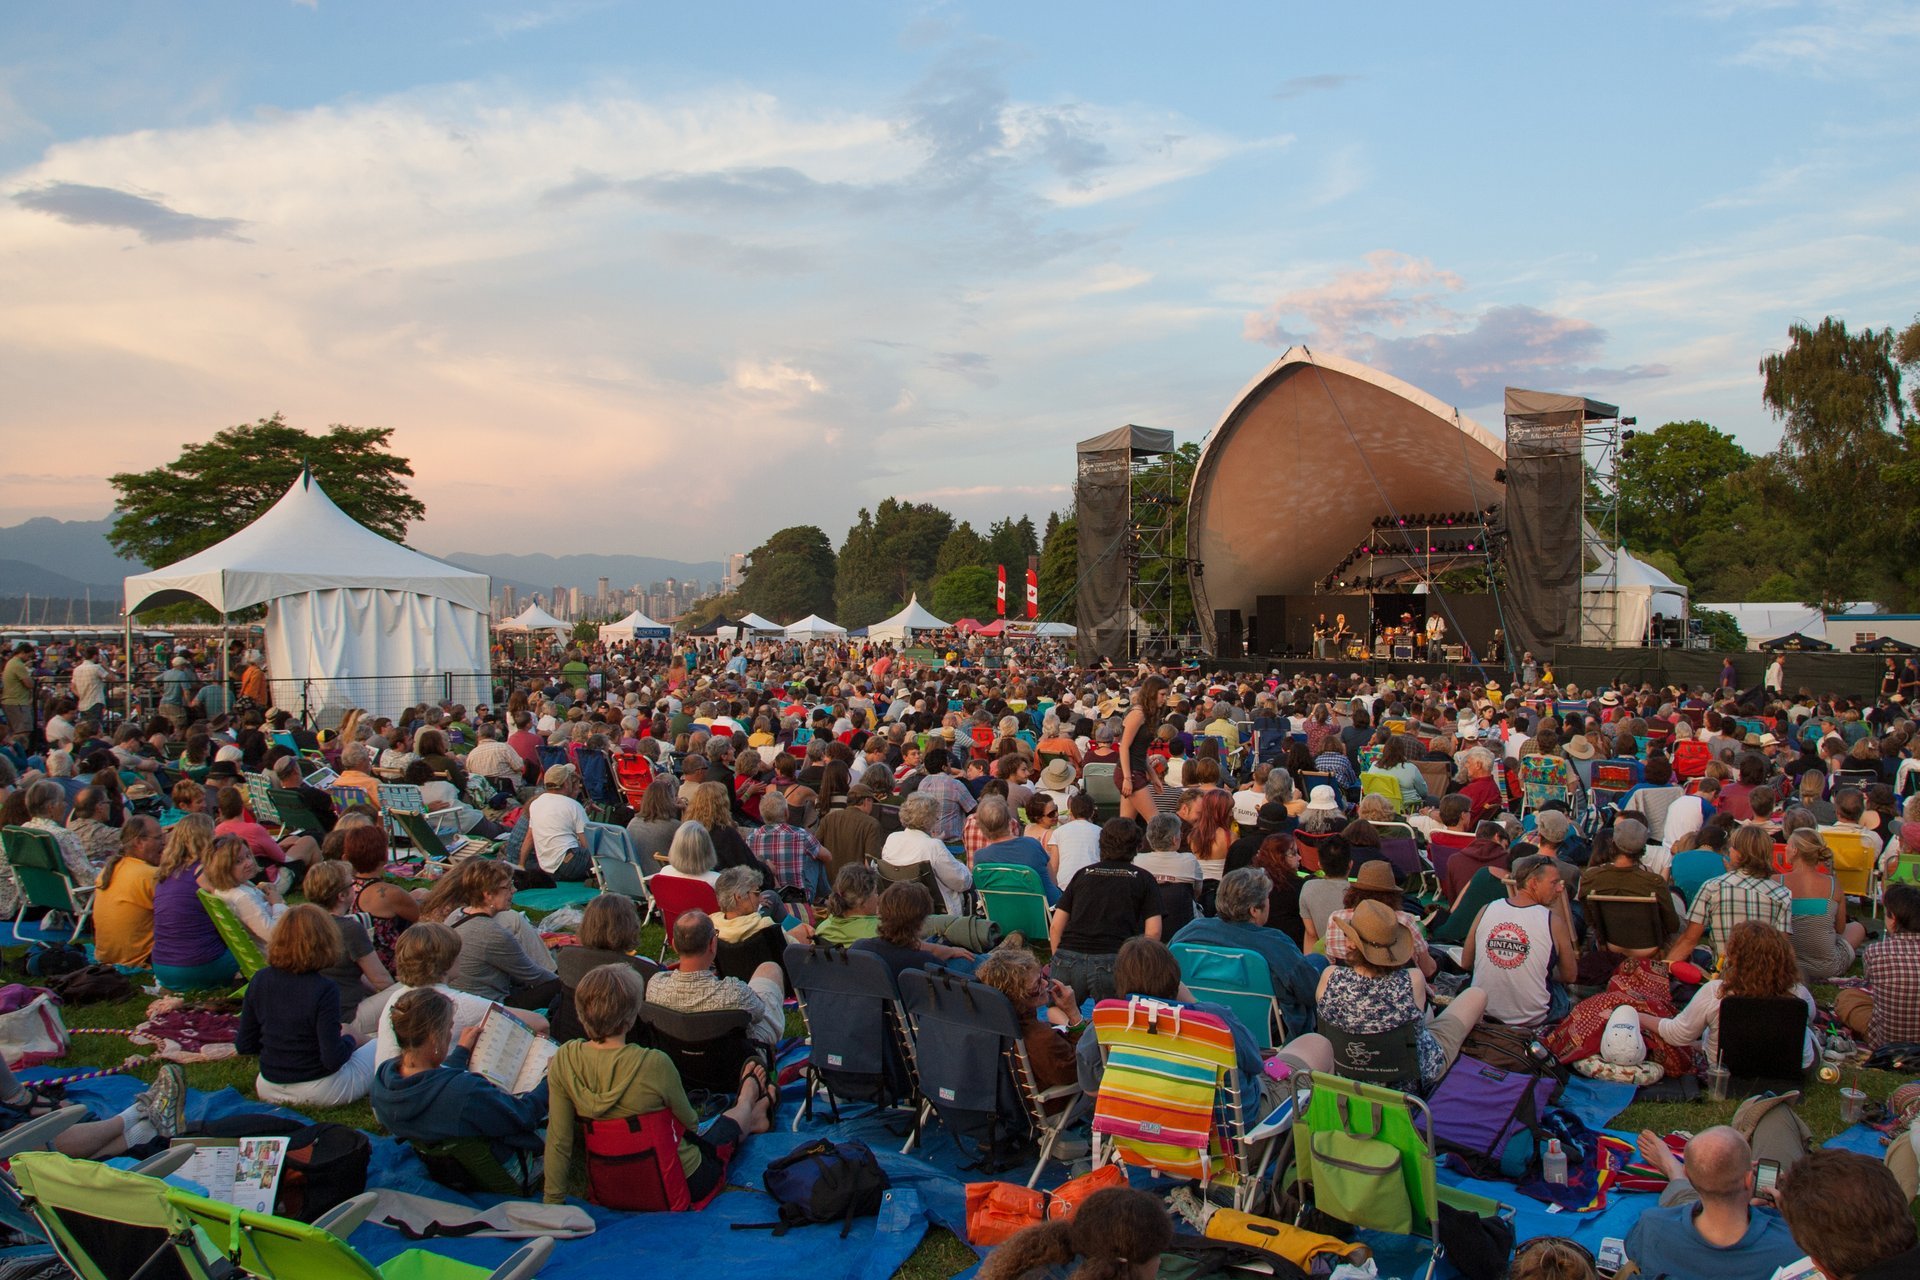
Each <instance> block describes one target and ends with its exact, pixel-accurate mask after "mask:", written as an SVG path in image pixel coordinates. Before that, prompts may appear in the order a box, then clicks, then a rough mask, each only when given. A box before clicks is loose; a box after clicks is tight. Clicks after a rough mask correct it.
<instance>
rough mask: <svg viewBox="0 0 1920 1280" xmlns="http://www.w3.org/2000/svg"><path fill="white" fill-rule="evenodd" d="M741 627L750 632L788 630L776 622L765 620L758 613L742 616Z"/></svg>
mask: <svg viewBox="0 0 1920 1280" xmlns="http://www.w3.org/2000/svg"><path fill="white" fill-rule="evenodd" d="M740 626H741V627H742V628H744V629H746V630H748V631H785V630H786V628H785V627H783V626H781V625H780V624H779V623H777V622H774V621H773V620H772V619H770V618H763V617H761V616H760V615H759V614H757V613H743V614H741V615H740Z"/></svg>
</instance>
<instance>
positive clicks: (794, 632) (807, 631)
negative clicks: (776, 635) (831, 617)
mask: <svg viewBox="0 0 1920 1280" xmlns="http://www.w3.org/2000/svg"><path fill="white" fill-rule="evenodd" d="M845 634H847V629H846V628H845V627H842V626H837V625H835V624H834V623H831V622H828V621H827V620H826V619H825V618H823V617H821V616H820V615H819V614H817V613H810V614H808V615H807V616H806V617H804V618H802V619H800V621H798V622H794V623H790V624H788V626H787V627H786V636H787V638H788V639H789V640H812V639H815V638H817V637H819V636H843V635H845Z"/></svg>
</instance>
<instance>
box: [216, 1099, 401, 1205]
mask: <svg viewBox="0 0 1920 1280" xmlns="http://www.w3.org/2000/svg"><path fill="white" fill-rule="evenodd" d="M200 1132H201V1134H202V1135H204V1136H206V1137H209V1138H285V1139H286V1140H287V1158H286V1162H285V1164H283V1165H282V1166H281V1169H280V1185H279V1187H278V1188H277V1189H276V1190H275V1191H274V1196H273V1211H274V1212H275V1213H277V1214H279V1215H280V1216H281V1217H284V1218H297V1219H299V1220H300V1221H301V1222H312V1221H313V1220H314V1219H315V1218H318V1217H319V1216H320V1215H321V1214H323V1213H325V1212H326V1211H327V1210H329V1209H331V1208H333V1207H334V1206H335V1205H337V1204H342V1203H344V1202H346V1201H348V1200H351V1199H353V1198H354V1197H355V1196H357V1195H359V1194H360V1193H361V1192H362V1191H365V1190H366V1189H367V1167H368V1165H370V1164H371V1163H372V1161H373V1143H372V1142H370V1141H369V1140H368V1138H367V1135H366V1134H364V1133H362V1132H360V1130H358V1129H354V1128H350V1127H348V1126H347V1125H344V1124H331V1123H327V1122H325V1121H322V1122H321V1123H319V1124H308V1123H306V1122H305V1121H304V1120H299V1119H294V1118H291V1117H287V1116H273V1115H238V1116H224V1117H222V1118H220V1119H217V1120H208V1121H207V1122H206V1123H205V1124H203V1125H201V1126H200Z"/></svg>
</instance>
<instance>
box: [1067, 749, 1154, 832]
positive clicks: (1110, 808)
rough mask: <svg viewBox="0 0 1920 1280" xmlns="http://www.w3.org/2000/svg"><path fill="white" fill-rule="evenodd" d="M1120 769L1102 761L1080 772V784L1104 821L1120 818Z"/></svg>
mask: <svg viewBox="0 0 1920 1280" xmlns="http://www.w3.org/2000/svg"><path fill="white" fill-rule="evenodd" d="M1119 768H1120V767H1119V766H1118V765H1115V764H1109V763H1107V762H1105V761H1101V762H1098V763H1095V764H1090V765H1088V766H1087V767H1086V768H1084V769H1082V770H1081V771H1080V784H1081V785H1082V786H1084V787H1085V788H1086V789H1087V799H1089V800H1091V801H1093V808H1094V812H1095V813H1096V814H1097V815H1098V816H1099V817H1100V819H1101V820H1102V821H1104V820H1106V819H1108V818H1117V817H1119V816H1120V799H1121V797H1120V774H1119ZM1142 782H1143V784H1144V779H1143V780H1142Z"/></svg>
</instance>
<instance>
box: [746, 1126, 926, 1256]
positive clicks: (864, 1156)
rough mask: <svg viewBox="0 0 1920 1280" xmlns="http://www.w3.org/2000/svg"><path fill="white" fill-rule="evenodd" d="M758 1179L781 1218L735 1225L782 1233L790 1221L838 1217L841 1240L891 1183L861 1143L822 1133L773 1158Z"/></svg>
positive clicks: (876, 1208)
mask: <svg viewBox="0 0 1920 1280" xmlns="http://www.w3.org/2000/svg"><path fill="white" fill-rule="evenodd" d="M762 1181H764V1182H765V1184H766V1188H767V1194H768V1195H770V1196H772V1197H773V1199H774V1203H775V1204H778V1205H779V1206H780V1221H778V1222H766V1223H747V1222H736V1223H734V1224H733V1229H734V1230H736V1231H754V1230H763V1229H767V1228H771V1229H772V1231H773V1234H774V1235H776V1236H783V1235H785V1234H786V1233H787V1232H788V1231H789V1230H791V1229H792V1228H794V1227H804V1226H807V1225H808V1224H810V1223H815V1222H837V1223H839V1224H840V1238H841V1239H842V1240H844V1239H846V1238H847V1233H848V1232H850V1231H852V1230H853V1220H854V1219H855V1218H865V1217H870V1216H872V1215H874V1214H877V1213H879V1212H880V1197H881V1194H882V1193H883V1192H885V1191H886V1190H887V1188H888V1187H890V1186H892V1185H893V1182H892V1180H891V1179H889V1178H888V1177H887V1173H886V1170H884V1169H882V1168H881V1167H880V1162H879V1161H878V1160H875V1159H874V1158H873V1152H872V1150H870V1149H869V1148H868V1146H867V1144H866V1143H864V1142H830V1141H828V1140H827V1139H825V1138H816V1139H814V1140H813V1141H812V1142H808V1143H804V1144H802V1145H801V1146H798V1147H795V1148H794V1149H793V1150H792V1151H791V1152H789V1153H788V1154H786V1155H784V1156H781V1157H780V1158H779V1159H778V1160H775V1161H774V1162H773V1163H772V1164H770V1165H768V1166H767V1173H766V1177H765V1178H764V1179H763V1180H762Z"/></svg>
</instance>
